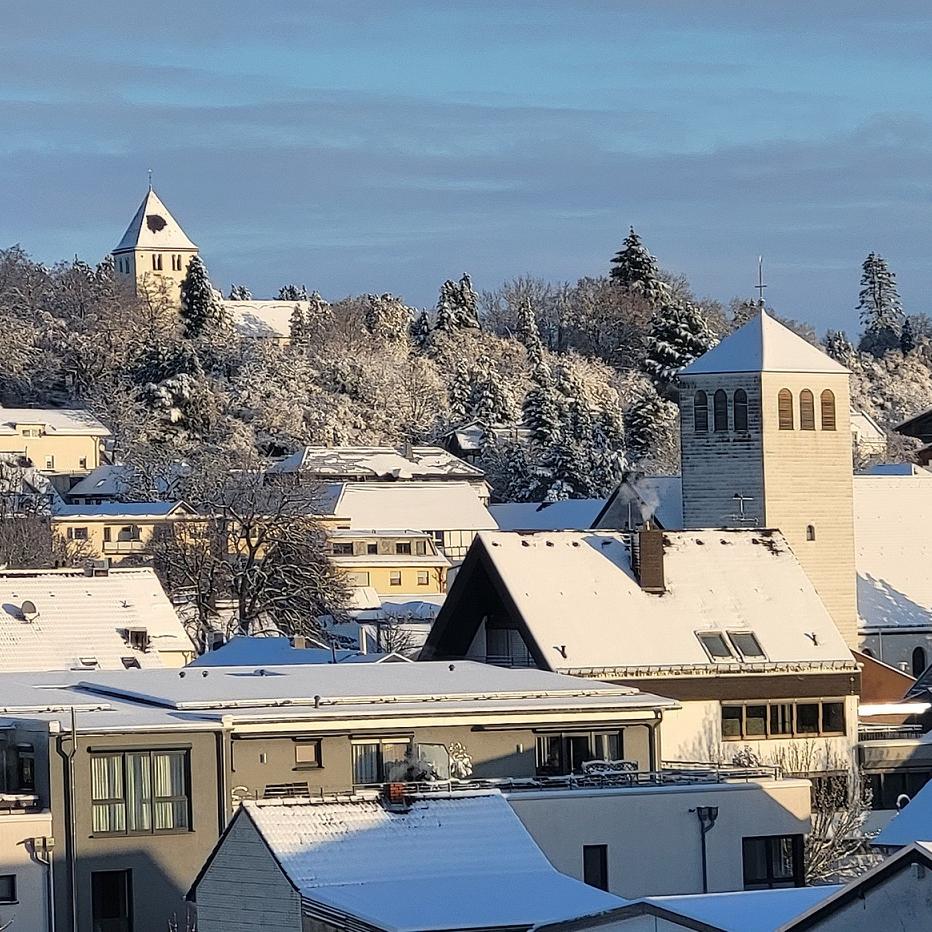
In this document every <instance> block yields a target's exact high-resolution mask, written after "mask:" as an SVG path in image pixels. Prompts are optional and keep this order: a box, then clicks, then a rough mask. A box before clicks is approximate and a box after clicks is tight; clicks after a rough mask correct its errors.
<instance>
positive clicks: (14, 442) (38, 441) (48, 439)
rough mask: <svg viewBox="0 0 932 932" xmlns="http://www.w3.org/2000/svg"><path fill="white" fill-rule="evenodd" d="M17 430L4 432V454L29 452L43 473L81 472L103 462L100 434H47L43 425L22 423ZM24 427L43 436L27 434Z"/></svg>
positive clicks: (1, 440)
mask: <svg viewBox="0 0 932 932" xmlns="http://www.w3.org/2000/svg"><path fill="white" fill-rule="evenodd" d="M16 429H17V431H18V433H16V434H0V453H17V454H18V453H25V455H26V456H27V457H28V458H29V459H30V461H31V462H32V464H33V466H35V467H36V469H39V470H41V471H42V472H66V473H70V472H76V473H80V472H87V471H88V470H91V469H96V468H97V467H98V466H99V465H100V444H101V438H100V437H93V436H80V435H75V434H53V433H45V432H44V427H43V425H42V424H26V423H22V424H17V425H16ZM24 430H27V431H39V432H40V434H41V435H40V436H38V437H25V436H23V431H24ZM50 461H51V465H50V464H49V463H50Z"/></svg>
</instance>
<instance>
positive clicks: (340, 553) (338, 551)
mask: <svg viewBox="0 0 932 932" xmlns="http://www.w3.org/2000/svg"><path fill="white" fill-rule="evenodd" d="M331 546H332V547H333V555H334V556H336V557H351V556H352V555H353V545H352V543H346V542H345V541H342V542H336V543H333V544H332V545H331Z"/></svg>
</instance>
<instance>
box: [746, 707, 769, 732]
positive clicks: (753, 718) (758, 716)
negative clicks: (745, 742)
mask: <svg viewBox="0 0 932 932" xmlns="http://www.w3.org/2000/svg"><path fill="white" fill-rule="evenodd" d="M744 737H745V738H766V737H767V706H766V705H748V706H745V707H744Z"/></svg>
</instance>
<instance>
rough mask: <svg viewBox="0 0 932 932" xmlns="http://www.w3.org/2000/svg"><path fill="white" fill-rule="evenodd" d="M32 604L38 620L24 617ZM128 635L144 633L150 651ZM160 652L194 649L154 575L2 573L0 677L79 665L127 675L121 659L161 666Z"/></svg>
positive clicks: (123, 572) (141, 571)
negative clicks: (84, 660)
mask: <svg viewBox="0 0 932 932" xmlns="http://www.w3.org/2000/svg"><path fill="white" fill-rule="evenodd" d="M27 602H32V603H33V605H32V607H33V608H34V609H35V612H36V614H35V615H33V614H32V612H31V611H28V612H24V611H23V605H24V604H25V603H27ZM126 628H144V629H145V630H146V632H147V634H148V636H149V639H150V643H151V647H150V649H148V650H146V651H142V650H137V649H134V648H132V647H130V646H129V645H128V644H127V643H126V640H125V638H124V637H123V635H122V633H121V632H122V631H124V630H125V629H126ZM163 651H183V652H189V653H192V654H193V653H194V647H193V645H192V644H191V640H190V638H189V637H188V636H187V634H186V633H185V631H184V628H183V627H182V624H181V622H180V621H179V619H178V616H177V615H176V614H175V610H174V609H173V608H172V605H171V602H169V600H168V597H167V596H166V595H165V592H164V590H163V589H162V587H161V585H160V584H159V581H158V578H157V577H156V575H155V573H154V572H153V571H152V570H151V569H125V570H124V569H115V570H110V572H109V574H108V575H107V576H86V575H85V574H84V573H83V572H82V571H74V570H71V571H61V570H28V571H15V570H8V571H5V572H2V573H0V670H3V671H30V670H37V671H38V670H69V669H73V668H81V667H82V666H83V664H82V662H81V658H87V659H89V660H90V659H94V660H95V661H96V663H97V665H98V666H99V667H100V669H104V670H123V669H124V666H123V662H122V658H123V657H134V658H135V659H136V660H137V661H138V662H139V665H140V666H141V667H161V666H162V658H161V652H163Z"/></svg>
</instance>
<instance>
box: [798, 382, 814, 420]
mask: <svg viewBox="0 0 932 932" xmlns="http://www.w3.org/2000/svg"><path fill="white" fill-rule="evenodd" d="M799 429H800V430H815V399H814V398H813V397H812V392H811V391H809V389H808V388H804V389H803V390H802V391H801V392H800V393H799Z"/></svg>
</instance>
